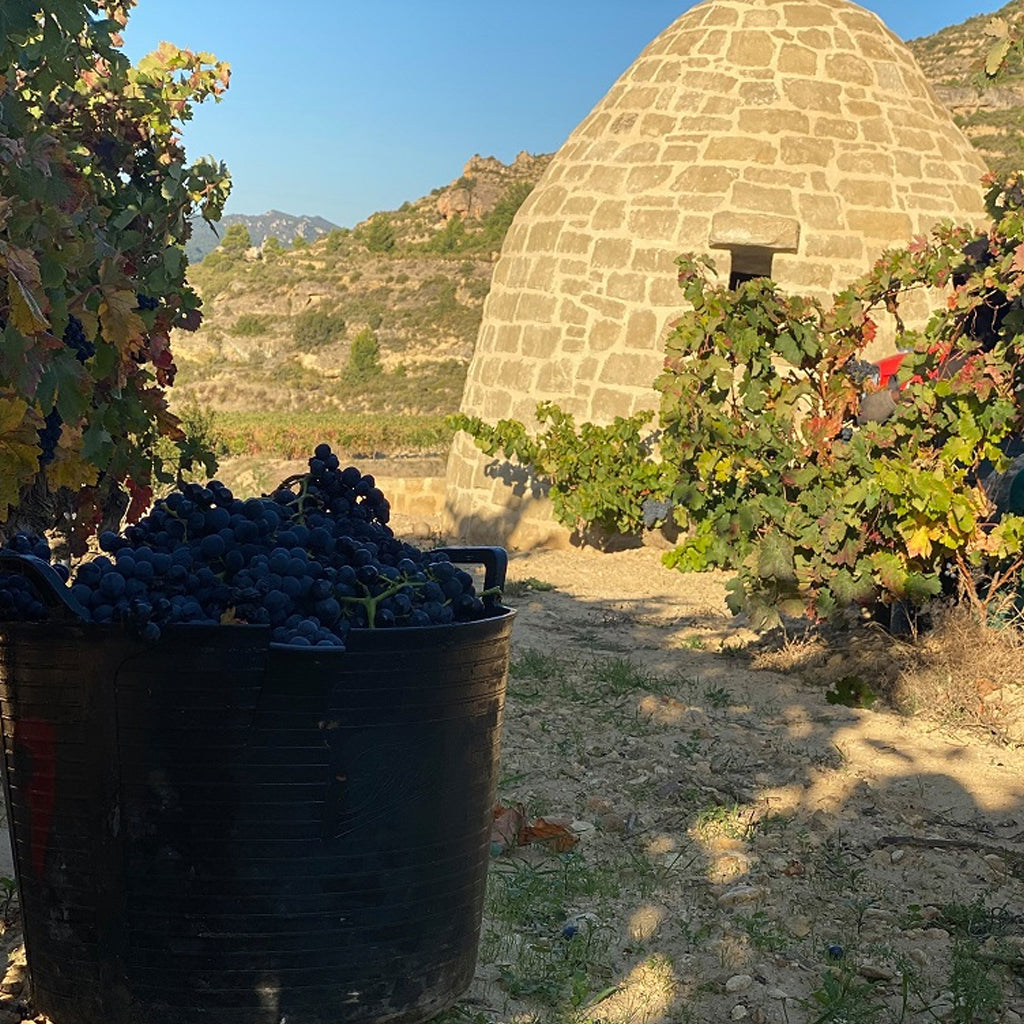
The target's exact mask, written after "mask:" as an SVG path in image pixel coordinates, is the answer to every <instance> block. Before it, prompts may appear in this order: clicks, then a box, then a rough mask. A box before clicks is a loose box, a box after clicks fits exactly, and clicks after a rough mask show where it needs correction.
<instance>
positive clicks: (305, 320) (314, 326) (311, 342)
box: [292, 308, 345, 350]
mask: <svg viewBox="0 0 1024 1024" xmlns="http://www.w3.org/2000/svg"><path fill="white" fill-rule="evenodd" d="M344 333H345V320H344V318H343V317H342V316H341V315H340V314H339V313H335V312H333V311H331V310H328V309H323V308H321V309H307V310H305V311H303V312H302V313H300V314H299V315H298V316H297V317H295V319H294V321H293V324H292V338H293V339H294V340H295V343H296V344H297V345H300V346H302V347H303V348H304V349H307V350H308V349H316V348H322V347H323V346H324V345H327V344H329V343H330V342H332V341H336V340H337V339H338V338H339V337H341V336H342V335H343V334H344Z"/></svg>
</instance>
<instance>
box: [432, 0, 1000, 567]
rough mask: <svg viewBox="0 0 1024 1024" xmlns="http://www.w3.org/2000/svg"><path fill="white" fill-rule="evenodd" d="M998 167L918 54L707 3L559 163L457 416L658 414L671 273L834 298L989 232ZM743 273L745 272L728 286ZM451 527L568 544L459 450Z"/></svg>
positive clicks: (806, 14) (494, 301)
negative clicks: (909, 257) (682, 268)
mask: <svg viewBox="0 0 1024 1024" xmlns="http://www.w3.org/2000/svg"><path fill="white" fill-rule="evenodd" d="M984 173H985V166H984V164H983V162H982V160H981V158H980V157H979V156H978V155H977V154H976V153H975V151H974V150H973V148H972V147H971V145H970V144H969V143H968V142H967V140H966V139H965V138H964V136H963V135H962V134H961V133H960V131H959V129H958V128H957V127H956V126H955V125H954V123H953V121H952V118H951V116H950V114H949V113H948V112H947V110H946V109H944V108H943V107H941V106H940V105H939V103H938V101H937V100H936V98H935V96H934V94H933V93H932V91H931V89H930V87H929V85H928V83H927V81H926V80H925V78H924V75H923V73H922V72H921V70H920V68H919V67H918V65H917V63H916V62H915V60H914V58H913V56H912V55H911V53H910V51H909V50H908V49H907V48H906V47H905V46H904V44H903V43H902V42H901V41H900V40H899V39H898V38H897V37H896V36H895V35H894V34H893V33H892V32H890V31H889V30H888V29H887V28H886V27H885V25H884V24H883V23H882V22H881V21H880V20H879V19H878V17H877V16H876V15H874V14H872V13H870V12H868V11H866V10H864V9H863V8H861V7H858V6H857V5H856V4H853V3H850V2H848V0H704V2H703V3H698V4H697V5H695V6H694V7H693V8H692V9H690V10H689V11H688V12H687V13H685V14H684V15H683V16H682V17H680V18H679V19H678V20H677V21H675V22H674V23H673V24H672V25H671V26H669V27H668V28H667V29H666V30H665V31H664V32H663V33H662V34H661V35H660V36H658V37H657V38H656V39H655V40H654V41H653V42H652V43H651V44H650V45H649V46H648V47H647V48H646V49H645V50H644V51H643V53H642V54H641V55H640V56H639V58H638V59H637V60H636V61H635V62H634V63H633V65H632V66H631V67H630V68H629V69H628V70H627V71H626V72H625V73H624V74H623V75H622V77H621V78H620V79H619V80H618V81H617V82H616V83H615V84H614V85H613V86H612V88H611V90H610V91H609V92H608V94H607V95H606V96H605V97H604V99H602V100H601V102H600V103H598V105H597V106H596V107H595V108H594V110H593V111H592V112H591V113H590V115H589V116H588V117H587V118H586V119H585V120H584V121H583V122H582V123H581V124H580V125H579V126H578V127H577V128H576V130H575V131H574V132H573V133H572V134H571V135H570V136H569V138H568V139H567V141H566V142H565V144H564V145H563V146H562V147H561V149H560V150H559V151H558V152H557V153H556V154H555V157H554V159H553V161H552V163H551V165H550V166H549V167H548V169H547V171H546V172H545V174H544V175H543V177H542V178H541V179H540V181H539V182H538V184H537V187H536V188H535V189H534V191H533V192H532V194H531V195H530V197H529V198H528V199H527V201H526V203H525V204H524V205H523V207H522V208H521V209H520V212H519V215H518V216H517V218H516V221H515V222H514V223H513V225H512V228H511V230H510V231H509V234H508V236H507V238H506V241H505V246H504V248H503V250H502V253H501V256H500V259H499V261H498V264H497V266H496V268H495V273H494V277H493V283H492V287H491V292H490V295H489V296H488V299H487V302H486V305H485V307H484V319H483V323H482V325H481V329H480V334H479V337H478V339H477V345H476V351H475V356H474V358H473V361H472V363H471V366H470V369H469V376H468V380H467V384H466V390H465V394H464V398H463V411H465V412H467V413H469V414H471V415H478V416H481V417H483V418H484V419H486V420H488V421H490V422H493V421H494V420H497V419H499V418H503V417H513V418H516V419H520V420H523V421H524V422H527V423H531V422H533V412H534V409H535V407H536V403H537V402H538V401H539V400H542V399H550V400H553V401H555V402H557V403H558V404H560V405H561V406H562V408H564V409H566V410H567V411H569V412H571V413H572V414H573V415H575V416H576V417H577V419H578V420H580V421H582V420H587V419H589V420H591V421H593V422H609V421H610V420H611V419H613V418H614V417H615V416H616V415H630V414H632V413H634V412H636V411H638V410H640V409H654V408H657V395H656V394H655V392H654V391H653V390H652V388H651V383H652V382H653V380H654V379H655V377H656V375H657V373H658V372H659V370H660V367H661V361H662V353H663V344H664V337H665V334H666V330H667V327H668V325H669V323H670V322H671V320H672V319H673V317H675V316H677V315H678V313H679V311H680V310H681V308H682V296H681V293H680V291H679V289H678V286H677V284H676V279H675V263H674V261H675V259H676V257H677V256H678V255H679V254H680V253H682V252H685V251H698V252H704V253H707V254H709V255H710V256H712V257H713V258H714V260H715V262H716V265H717V266H718V269H719V272H720V274H721V275H723V279H726V278H734V279H742V277H743V276H762V275H768V274H770V275H771V276H772V277H773V278H774V279H775V280H776V281H777V282H778V283H779V285H780V286H781V287H782V288H784V289H786V290H791V291H794V292H800V293H803V294H809V295H814V296H817V297H819V298H821V299H823V300H824V299H828V298H829V297H830V296H831V295H832V294H833V293H834V292H835V291H836V290H838V289H839V288H840V287H842V286H843V285H845V284H847V283H848V282H849V281H850V280H852V279H853V278H854V277H856V276H857V275H858V274H860V273H863V272H864V271H865V270H867V269H868V267H869V266H870V264H871V262H872V261H873V260H874V258H875V257H877V255H878V254H879V253H880V252H881V251H882V250H883V249H884V248H886V247H888V246H891V245H896V244H902V243H904V242H906V241H908V240H909V239H910V238H911V237H912V236H913V235H915V234H918V233H926V232H927V231H928V230H929V229H930V228H931V227H932V226H933V225H934V224H936V223H937V222H939V221H941V220H943V219H953V220H957V221H966V220H979V219H980V218H981V217H982V215H983V207H982V185H981V177H982V175H983V174H984ZM735 275H739V277H738V278H735V277H734V276H735ZM447 506H448V512H449V515H450V516H451V519H452V522H451V528H452V530H453V531H454V532H455V533H457V534H459V535H461V536H463V537H465V538H466V539H470V540H474V541H489V542H495V543H503V544H507V545H509V546H511V547H524V546H530V545H534V544H544V543H548V544H551V543H557V542H560V541H561V542H564V540H565V539H566V534H565V532H564V531H563V530H561V529H560V528H558V527H557V525H556V524H554V522H553V520H552V519H551V517H550V509H549V506H548V503H547V501H546V499H544V498H543V496H542V495H541V494H540V493H539V491H538V489H537V487H536V485H535V483H534V482H533V481H531V480H530V479H529V478H528V477H526V476H525V475H524V474H523V472H522V470H521V469H520V468H519V467H515V466H510V465H508V464H503V463H501V462H500V461H497V462H495V461H493V460H490V459H488V458H486V457H484V456H482V455H481V454H480V453H479V452H478V451H477V449H476V448H475V446H474V445H473V444H472V442H471V441H470V440H469V439H468V438H467V437H465V436H464V435H460V436H459V437H458V438H456V441H455V444H454V446H453V448H452V452H451V455H450V458H449V463H448V492H447Z"/></svg>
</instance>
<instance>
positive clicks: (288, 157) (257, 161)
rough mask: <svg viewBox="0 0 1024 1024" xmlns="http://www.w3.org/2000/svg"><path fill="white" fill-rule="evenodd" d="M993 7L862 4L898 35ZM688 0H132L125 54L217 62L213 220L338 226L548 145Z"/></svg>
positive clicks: (198, 142)
mask: <svg viewBox="0 0 1024 1024" xmlns="http://www.w3.org/2000/svg"><path fill="white" fill-rule="evenodd" d="M1004 4H1005V0H866V2H862V6H865V7H867V8H869V9H870V10H873V11H875V12H876V13H877V14H878V15H880V16H881V17H882V19H883V20H884V21H885V22H886V23H887V24H888V26H889V27H890V28H891V29H892V30H893V31H894V32H895V33H896V34H897V35H899V36H901V37H902V38H904V39H913V38H915V37H917V36H922V35H929V34H931V33H932V32H935V31H937V30H938V29H940V28H943V27H944V26H946V25H952V24H956V23H958V22H961V21H963V20H965V19H966V18H968V17H971V16H972V15H975V14H982V13H991V12H992V11H996V10H999V9H1000V8H1001V7H1002V6H1004ZM692 6H693V3H692V2H690V0H511V2H509V0H505V2H501V0H499V2H496V3H495V2H492V0H358V2H357V0H299V2H296V3H294V4H291V3H280V2H276V0H275V2H271V0H139V5H138V7H136V9H135V11H134V12H133V14H132V18H131V22H130V23H129V26H128V31H127V33H126V35H125V49H126V51H127V53H128V54H129V56H131V57H132V58H133V59H138V57H140V56H141V55H143V54H144V53H147V52H148V51H150V50H152V49H154V48H155V47H156V46H157V45H158V44H159V42H160V41H161V40H163V39H166V40H169V41H170V42H172V43H174V44H175V45H177V46H180V47H183V48H188V49H192V50H206V51H212V52H213V53H214V54H216V55H217V57H219V58H220V59H221V60H226V61H228V62H229V63H230V64H231V66H232V79H231V88H230V89H229V90H228V92H227V94H226V96H225V98H224V99H223V101H222V102H221V103H219V104H214V103H212V102H207V103H206V104H204V105H203V106H202V107H200V108H198V109H197V111H196V116H195V117H194V119H193V120H192V121H191V122H190V123H189V124H188V125H187V127H186V131H185V135H184V139H185V145H186V149H187V151H188V154H189V156H190V157H192V158H193V159H194V158H197V157H200V156H205V155H213V156H215V157H217V159H219V160H223V161H225V163H227V165H228V168H229V169H230V171H231V175H232V178H233V180H234V186H233V190H232V197H231V199H230V200H229V203H228V207H227V212H229V213H246V214H259V213H264V212H265V211H267V210H270V209H277V210H283V211H284V212H286V213H292V214H309V215H320V216H322V217H326V218H327V219H328V220H331V221H333V222H334V223H336V224H340V225H343V226H353V225H355V224H356V223H358V222H359V221H361V220H363V219H365V218H366V217H369V216H370V215H371V214H373V213H374V212H376V211H378V210H393V209H396V208H397V207H398V206H400V205H401V204H402V203H403V202H404V201H405V200H414V199H418V198H419V197H420V196H423V195H427V194H428V193H429V192H431V191H432V190H433V189H435V188H438V187H441V186H443V185H446V184H448V182H450V181H452V180H453V179H455V178H457V177H458V176H459V175H460V174H461V172H462V167H463V164H464V163H465V162H466V160H467V159H469V157H471V156H472V155H473V154H474V153H479V154H481V155H483V156H496V157H498V158H499V159H500V160H503V161H504V162H506V163H508V162H509V161H511V160H512V159H513V158H514V157H515V155H516V154H517V153H518V152H519V151H521V150H527V151H529V152H531V153H549V152H554V151H555V150H556V149H558V147H559V146H560V145H561V144H562V142H564V141H565V139H566V137H567V136H568V135H569V133H570V132H571V131H572V130H573V128H575V127H576V125H577V124H579V122H580V121H582V120H583V118H584V117H585V116H586V115H587V114H588V113H589V111H590V110H591V109H592V108H593V107H594V105H595V104H596V103H597V102H598V101H599V100H600V99H601V98H602V97H603V96H604V94H605V93H606V92H607V91H608V89H609V88H610V87H611V86H612V84H613V83H614V82H615V80H616V79H617V78H618V76H619V75H620V74H622V72H623V71H625V70H626V68H628V67H629V65H630V64H632V62H633V61H634V60H635V58H636V57H637V56H638V54H639V53H640V51H641V50H642V49H643V48H644V47H645V46H646V45H647V43H649V42H650V41H651V40H652V39H653V38H654V37H655V36H657V35H658V34H659V33H660V32H661V31H662V30H663V29H665V28H667V27H668V26H669V25H670V24H671V23H672V22H673V21H674V20H675V19H676V18H677V17H679V16H680V15H681V14H683V13H685V12H686V11H687V10H688V9H689V8H690V7H692Z"/></svg>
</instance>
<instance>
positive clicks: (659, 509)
mask: <svg viewBox="0 0 1024 1024" xmlns="http://www.w3.org/2000/svg"><path fill="white" fill-rule="evenodd" d="M672 508H673V505H672V502H671V501H660V500H659V499H657V498H648V499H647V500H646V501H645V502H644V503H643V505H641V506H640V514H641V515H642V516H643V520H644V528H645V529H647V530H653V529H654V528H655V527H656V526H659V525H661V524H662V523H664V522H667V521H668V518H669V516H671V514H672Z"/></svg>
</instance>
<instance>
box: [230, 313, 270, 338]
mask: <svg viewBox="0 0 1024 1024" xmlns="http://www.w3.org/2000/svg"><path fill="white" fill-rule="evenodd" d="M269 330H270V321H269V318H268V317H265V316H261V315H260V314H259V313H242V314H241V315H240V316H239V317H238V318H237V319H236V320H235V322H234V323H233V324H232V325H231V333H232V334H237V335H238V336H239V337H241V338H254V337H257V336H258V335H261V334H266V333H267V332H268V331H269Z"/></svg>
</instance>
